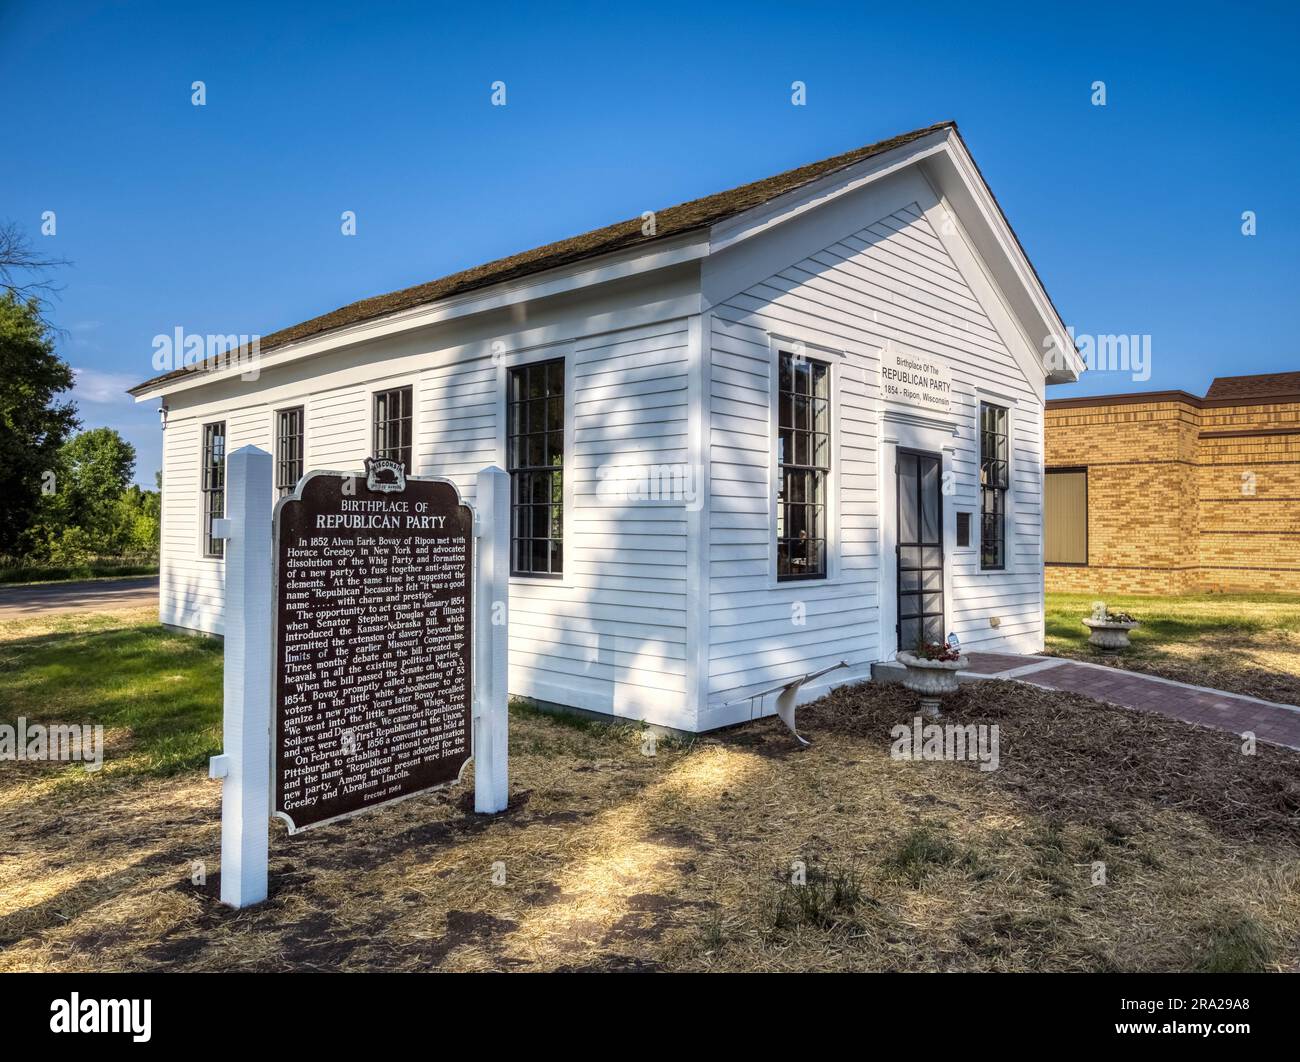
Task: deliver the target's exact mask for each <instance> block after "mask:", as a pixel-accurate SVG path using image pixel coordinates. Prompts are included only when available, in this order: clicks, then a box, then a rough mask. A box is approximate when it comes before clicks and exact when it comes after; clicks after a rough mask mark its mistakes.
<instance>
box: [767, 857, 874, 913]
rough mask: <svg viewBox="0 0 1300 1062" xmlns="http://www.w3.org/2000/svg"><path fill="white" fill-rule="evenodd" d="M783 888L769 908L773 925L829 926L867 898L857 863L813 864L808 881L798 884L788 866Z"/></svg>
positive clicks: (808, 872)
mask: <svg viewBox="0 0 1300 1062" xmlns="http://www.w3.org/2000/svg"><path fill="white" fill-rule="evenodd" d="M778 873H779V874H780V875H781V876H782V884H781V888H780V891H779V892H777V894H776V898H775V899H774V900H773V901H772V902H771V904H770V905H769V908H768V920H769V922H770V923H771V925H772V928H773V929H793V928H794V927H795V926H798V925H811V926H820V927H821V928H823V929H829V928H832V927H834V926H836V925H839V924H841V923H843V922H845V921H849V920H851V918H852V915H853V912H854V911H856V910H857V909H858V907H860V906H861V905H862V904H863V903H864V902H868V899H867V897H865V896H864V894H863V889H862V875H861V874H860V873H859V871H858V868H857V866H856V864H854V863H846V864H843V865H836V864H830V863H828V864H827V865H826V866H818V865H809V866H808V867H807V868H806V870H805V872H804V878H805V880H804V882H803V883H802V884H797V883H795V882H794V881H793V880H791V877H790V876H788V875H787V873H786V871H785V870H784V869H781V870H778Z"/></svg>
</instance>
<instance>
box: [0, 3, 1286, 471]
mask: <svg viewBox="0 0 1300 1062" xmlns="http://www.w3.org/2000/svg"><path fill="white" fill-rule="evenodd" d="M1298 44H1300V16H1298V15H1297V14H1296V13H1295V11H1294V10H1288V6H1287V5H1276V6H1265V5H1250V4H1235V5H1233V6H1232V7H1231V8H1230V9H1229V10H1227V11H1226V12H1225V11H1222V10H1218V11H1216V9H1215V8H1213V7H1208V6H1206V7H1201V6H1197V5H1179V6H1177V7H1176V8H1175V7H1165V8H1163V9H1162V8H1161V7H1158V6H1152V7H1151V9H1150V11H1149V13H1143V11H1142V10H1141V9H1140V7H1139V8H1135V7H1133V6H1132V5H1127V4H1119V5H1113V6H1112V5H1107V4H1099V3H1091V4H1086V5H1085V4H1077V5H1063V6H1062V9H1060V10H1057V9H1056V8H1055V7H1054V6H1053V5H1043V4H1035V5H1032V6H1029V5H1026V6H1024V7H1013V6H1006V7H1000V6H997V5H975V4H968V3H960V4H951V5H946V4H935V5H931V6H930V7H929V8H927V9H922V8H919V7H916V6H914V5H903V4H862V3H855V4H844V5H836V4H792V3H788V2H787V3H779V4H761V3H760V4H750V3H747V4H735V5H731V4H725V3H718V4H707V5H706V4H700V3H693V4H683V5H678V4H659V5H637V6H635V7H628V8H626V9H620V8H616V7H614V6H613V5H609V4H583V5H566V4H550V3H548V4H544V5H543V4H536V5H518V6H514V5H511V4H509V3H504V2H503V3H494V4H491V5H481V6H475V5H464V4H457V5H454V6H446V7H443V6H440V5H438V4H433V3H423V4H410V5H402V4H383V3H373V2H372V3H367V4H356V5H346V4H331V3H328V2H324V0H322V2H319V3H316V4H310V5H308V4H303V5H294V6H292V7H290V6H287V5H285V6H281V5H271V4H266V5H262V4H256V5H254V4H249V5H243V4H240V3H235V2H226V3H221V4H204V5H192V6H191V7H190V8H188V9H186V10H176V9H174V7H173V5H169V4H149V3H130V2H122V3H112V2H99V3H94V2H86V3H61V4H51V3H48V2H42V3H27V2H24V0H0V99H4V101H5V108H4V110H5V120H6V123H7V124H8V126H9V129H8V130H7V135H6V138H5V140H6V151H5V153H4V156H3V157H0V217H3V218H6V219H11V220H16V221H18V222H19V223H20V224H22V225H23V226H25V227H26V228H27V229H28V231H29V232H30V233H31V234H32V236H33V238H34V239H35V241H36V243H37V246H38V248H39V249H40V250H42V251H46V252H47V253H49V254H51V255H56V256H58V257H63V258H68V259H71V260H72V261H73V263H74V265H73V266H72V267H71V268H69V269H66V270H64V271H63V273H62V275H61V277H60V279H61V281H62V282H63V283H64V285H65V290H64V292H63V295H62V298H61V300H60V301H59V302H58V303H57V304H56V305H55V307H54V311H53V317H54V320H55V323H56V324H58V325H59V326H60V327H61V328H62V329H64V336H63V339H62V342H61V351H62V353H63V354H64V356H65V357H66V358H67V359H68V360H69V361H70V362H71V363H72V364H73V365H74V366H75V367H76V368H78V369H79V370H81V375H80V377H79V385H78V391H77V398H78V401H79V403H80V405H81V409H82V415H83V419H84V421H85V424H86V426H88V427H89V426H95V425H99V424H109V425H112V426H113V427H116V428H118V429H119V430H120V431H122V432H123V434H124V435H126V436H127V438H129V439H130V440H131V441H132V442H133V443H135V444H136V446H137V447H138V449H139V453H140V462H139V468H138V470H137V473H138V478H139V480H140V481H141V482H142V483H147V484H152V481H153V472H154V470H155V469H156V468H157V467H158V453H159V441H160V440H159V432H158V426H157V416H156V413H155V405H154V404H152V403H151V404H148V405H141V406H136V405H134V404H133V403H132V402H131V400H130V399H128V398H126V397H125V396H123V395H121V394H120V392H121V390H122V388H124V387H126V386H128V385H130V384H132V383H136V382H139V381H140V380H142V379H144V378H146V377H148V376H150V375H153V369H152V366H151V364H150V359H151V356H152V346H151V341H152V338H153V337H154V336H155V335H158V334H162V333H171V332H172V331H173V330H174V329H175V328H177V327H180V328H183V329H184V330H185V331H186V332H192V333H199V334H205V333H219V334H228V333H249V334H253V333H258V334H263V335H265V334H268V333H270V332H272V331H274V330H275V329H277V328H279V327H282V326H285V325H288V324H293V323H295V322H297V321H300V320H304V319H306V318H308V317H311V316H314V315H315V314H318V313H322V312H324V311H327V310H330V309H333V308H334V307H336V306H339V305H342V304H344V303H347V302H351V301H353V300H355V299H358V298H361V297H364V296H367V295H372V294H376V293H379V292H384V291H390V290H393V289H396V288H400V287H403V286H406V285H409V284H414V283H419V282H422V281H426V280H430V279H433V278H435V277H438V276H441V275H443V274H446V273H450V272H454V271H455V270H458V269H462V268H465V267H467V266H471V265H475V264H478V263H480V262H484V261H487V260H489V259H492V258H496V257H499V256H501V255H506V254H510V253H513V252H515V251H518V250H522V249H524V248H527V247H532V246H535V245H537V244H541V243H546V242H549V241H551V240H554V239H558V238H561V237H564V236H568V235H572V234H574V233H577V232H582V231H585V230H587V229H590V228H594V227H596V226H598V225H603V224H606V223H608V222H610V221H614V220H617V219H621V218H627V217H631V216H634V215H638V214H640V212H641V211H642V210H646V209H653V208H656V207H662V206H667V205H670V204H673V203H677V202H681V201H682V200H685V199H690V198H694V197H696V196H699V195H705V194H708V193H710V192H715V191H719V190H721V189H724V188H728V187H731V186H733V185H736V184H740V183H743V182H745V181H749V180H754V179H757V178H761V177H765V176H768V175H770V174H773V173H776V172H779V171H781V170H784V169H787V168H790V167H792V166H796V165H799V164H801V163H805V162H810V161H813V160H815V159H819V158H823V157H826V156H828V155H832V154H835V153H837V152H840V151H844V150H847V149H849V148H852V147H856V146H858V145H861V144H864V143H869V142H872V141H874V140H878V139H881V138H884V137H887V136H890V135H893V134H895V133H898V132H902V131H904V130H908V129H913V128H916V127H919V126H923V125H928V124H930V123H932V122H935V121H939V120H942V119H946V118H955V119H957V120H958V122H959V123H960V125H961V129H962V133H963V135H964V136H965V138H966V141H967V144H968V145H969V146H970V148H971V150H972V152H973V153H974V155H975V158H976V160H977V161H978V162H979V164H980V167H981V169H982V170H983V172H984V175H985V177H986V178H987V179H988V181H989V183H990V185H991V187H992V188H993V190H994V192H995V194H996V195H997V196H998V199H999V201H1000V202H1001V204H1002V206H1003V209H1004V210H1005V211H1006V213H1007V215H1008V217H1009V218H1010V220H1011V222H1012V224H1013V225H1014V226H1015V229H1016V231H1017V233H1018V235H1019V236H1020V239H1021V241H1022V242H1023V243H1024V245H1025V248H1026V250H1027V251H1028V252H1029V255H1030V257H1031V258H1032V260H1033V262H1034V264H1035V266H1036V267H1037V269H1038V271H1039V274H1040V275H1041V276H1042V278H1043V281H1044V283H1045V284H1046V286H1047V289H1048V291H1049V293H1050V294H1051V295H1052V297H1053V299H1054V301H1055V302H1056V304H1057V306H1058V308H1059V309H1060V311H1061V315H1062V317H1063V318H1064V320H1065V321H1066V323H1067V324H1069V325H1072V326H1073V327H1074V328H1075V329H1076V331H1077V332H1078V333H1082V334H1093V335H1107V334H1141V335H1149V336H1150V337H1151V339H1150V343H1151V358H1152V361H1151V374H1150V379H1148V380H1146V381H1142V382H1135V381H1133V380H1132V379H1131V377H1130V376H1129V375H1128V374H1120V373H1096V374H1092V375H1091V376H1090V377H1086V378H1085V381H1084V382H1082V383H1080V384H1078V385H1075V386H1073V387H1070V388H1053V389H1052V394H1053V395H1054V396H1059V397H1065V396H1067V395H1070V394H1087V393H1110V392H1115V391H1128V390H1147V389H1156V388H1183V389H1186V390H1189V391H1193V392H1203V390H1204V388H1205V387H1206V386H1208V384H1209V382H1210V380H1211V379H1212V378H1213V377H1214V376H1216V375H1227V374H1234V373H1248V372H1275V371H1283V370H1289V369H1296V368H1300V358H1298V357H1297V354H1300V351H1297V343H1296V341H1295V339H1294V338H1293V332H1292V331H1291V329H1290V327H1289V326H1290V324H1291V318H1292V317H1293V315H1294V313H1295V311H1296V309H1297V303H1298V302H1300V300H1298V299H1297V291H1300V254H1298V252H1297V248H1300V219H1298V218H1297V215H1296V211H1295V209H1294V207H1293V202H1292V201H1293V199H1294V193H1295V189H1296V188H1297V187H1300V139H1298V138H1297V132H1298V131H1300V130H1298V128H1297V126H1298V123H1300V86H1298V85H1297V81H1296V79H1295V77H1294V56H1295V54H1296V50H1297V45H1298ZM196 80H202V81H204V82H205V84H206V86H207V104H206V106H203V107H195V106H193V105H192V104H191V102H190V100H191V88H190V86H191V83H192V82H194V81H196ZM497 80H501V81H504V82H505V83H506V87H507V100H508V104H507V106H505V107H493V106H491V101H490V95H491V89H490V86H491V84H492V82H494V81H497ZM794 80H801V81H804V82H805V83H806V84H807V105H806V106H804V107H794V106H791V104H790V85H791V82H792V81H794ZM1098 80H1100V81H1104V82H1105V85H1106V105H1105V106H1104V107H1099V106H1094V105H1093V103H1092V95H1093V92H1092V84H1093V82H1094V81H1098ZM49 210H52V211H54V212H55V213H56V216H57V235H55V236H53V237H42V236H40V235H39V231H40V225H41V215H42V213H43V212H44V211H49ZM344 210H352V211H355V212H356V215H357V229H358V231H357V235H356V236H355V237H343V236H342V235H341V233H340V221H339V217H340V214H341V213H342V212H343V211H344ZM1247 210H1250V211H1254V212H1255V215H1256V218H1257V226H1258V231H1257V234H1256V235H1255V236H1250V237H1247V236H1244V235H1242V231H1241V228H1242V220H1241V217H1242V212H1243V211H1247Z"/></svg>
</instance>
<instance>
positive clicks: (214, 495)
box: [202, 421, 226, 557]
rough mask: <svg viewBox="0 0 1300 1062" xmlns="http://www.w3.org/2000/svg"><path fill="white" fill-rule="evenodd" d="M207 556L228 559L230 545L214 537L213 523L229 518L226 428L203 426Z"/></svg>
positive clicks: (218, 422)
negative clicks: (226, 557) (225, 557)
mask: <svg viewBox="0 0 1300 1062" xmlns="http://www.w3.org/2000/svg"><path fill="white" fill-rule="evenodd" d="M202 481H203V555H204V556H205V557H224V556H225V554H226V543H225V541H224V540H223V539H220V538H213V537H212V521H213V520H220V519H221V518H222V517H224V516H225V515H226V425H225V422H224V421H217V422H216V423H215V424H205V425H203V469H202Z"/></svg>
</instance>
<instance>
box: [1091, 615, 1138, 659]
mask: <svg viewBox="0 0 1300 1062" xmlns="http://www.w3.org/2000/svg"><path fill="white" fill-rule="evenodd" d="M1083 625H1084V626H1085V627H1087V628H1088V630H1089V631H1090V633H1089V635H1088V643H1089V644H1090V645H1095V646H1096V647H1097V648H1098V649H1100V650H1101V651H1102V652H1103V653H1118V652H1119V651H1120V650H1121V649H1127V648H1128V647H1129V640H1128V632H1129V631H1131V630H1134V629H1136V628H1137V626H1138V623H1137V621H1136V620H1133V621H1130V622H1127V623H1122V622H1120V621H1119V620H1109V619H1107V620H1100V619H1093V618H1092V617H1091V616H1089V617H1087V618H1086V619H1085V620H1084V621H1083Z"/></svg>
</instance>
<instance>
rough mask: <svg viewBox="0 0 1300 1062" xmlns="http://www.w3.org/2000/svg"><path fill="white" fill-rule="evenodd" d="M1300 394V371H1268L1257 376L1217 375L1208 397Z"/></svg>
mask: <svg viewBox="0 0 1300 1062" xmlns="http://www.w3.org/2000/svg"><path fill="white" fill-rule="evenodd" d="M1283 395H1289V396H1293V397H1294V396H1295V395H1300V372H1268V373H1260V374H1259V375H1257V376H1216V377H1215V378H1214V382H1213V383H1211V384H1210V389H1209V390H1208V391H1206V392H1205V397H1206V398H1207V399H1215V398H1230V399H1260V398H1275V397H1282V396H1283Z"/></svg>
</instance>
